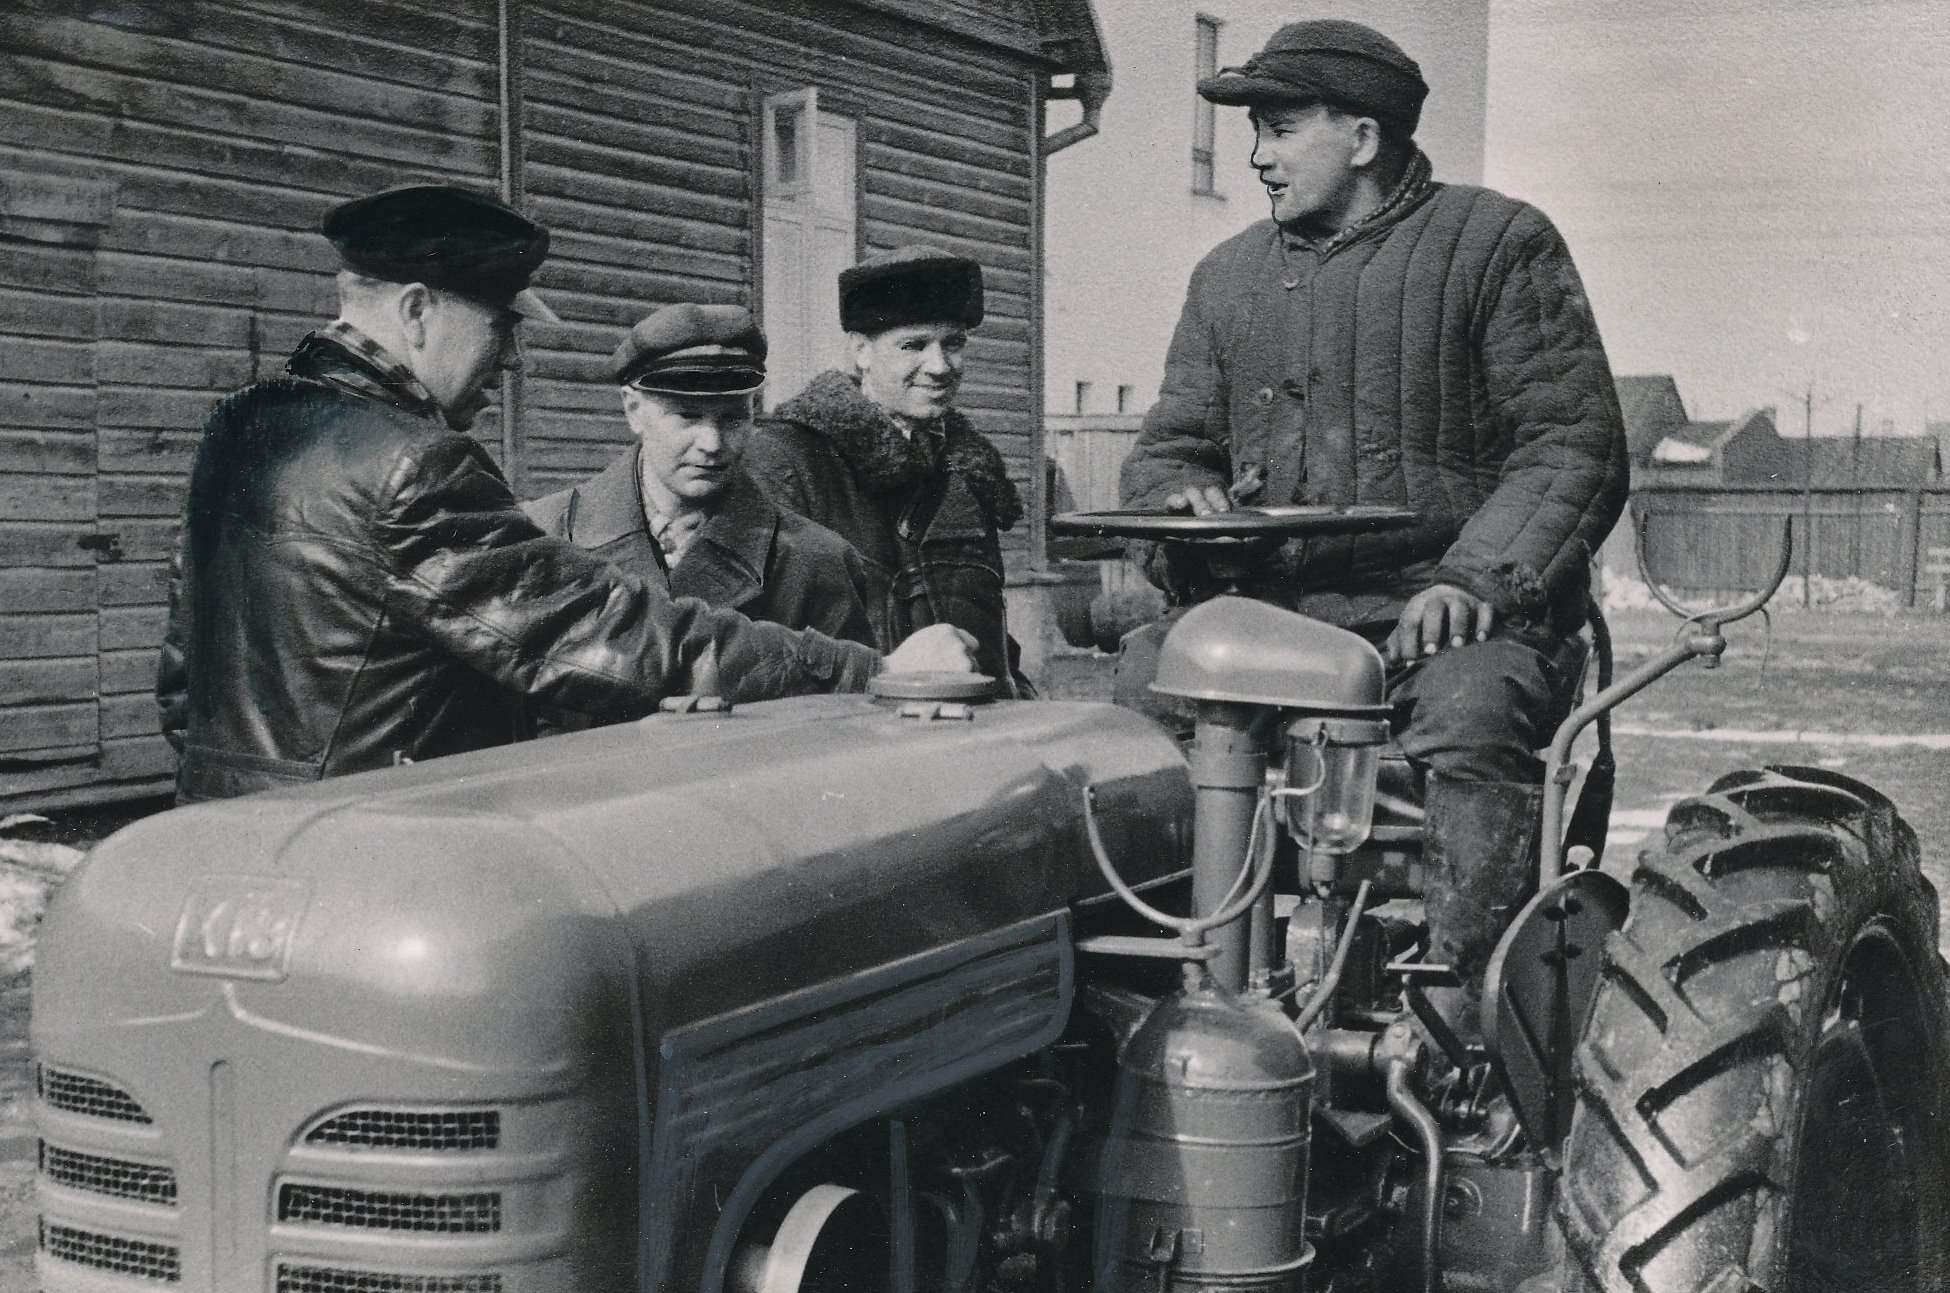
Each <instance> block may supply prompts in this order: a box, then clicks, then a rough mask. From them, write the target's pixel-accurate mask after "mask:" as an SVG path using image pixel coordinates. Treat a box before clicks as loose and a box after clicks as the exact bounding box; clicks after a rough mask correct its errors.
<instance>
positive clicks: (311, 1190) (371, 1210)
mask: <svg viewBox="0 0 1950 1293" xmlns="http://www.w3.org/2000/svg"><path fill="white" fill-rule="evenodd" d="M278 1220H279V1221H296V1222H300V1223H303V1224H307V1225H315V1226H361V1227H365V1228H368V1229H372V1230H422V1231H433V1232H435V1233H438V1234H448V1235H482V1234H490V1233H492V1232H494V1231H497V1230H499V1229H501V1195H500V1194H499V1192H497V1191H493V1190H483V1191H480V1192H477V1193H469V1194H396V1193H385V1192H381V1191H378V1190H347V1189H340V1188H337V1187H331V1186H323V1185H286V1186H283V1187H281V1188H280V1189H279V1190H278Z"/></svg>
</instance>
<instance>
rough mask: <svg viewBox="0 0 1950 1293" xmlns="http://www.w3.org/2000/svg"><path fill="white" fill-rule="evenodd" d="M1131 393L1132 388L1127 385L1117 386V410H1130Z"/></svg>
mask: <svg viewBox="0 0 1950 1293" xmlns="http://www.w3.org/2000/svg"><path fill="white" fill-rule="evenodd" d="M1132 394H1133V391H1132V388H1131V387H1129V386H1119V387H1118V388H1117V411H1118V412H1119V413H1129V412H1130V411H1131V396H1132Z"/></svg>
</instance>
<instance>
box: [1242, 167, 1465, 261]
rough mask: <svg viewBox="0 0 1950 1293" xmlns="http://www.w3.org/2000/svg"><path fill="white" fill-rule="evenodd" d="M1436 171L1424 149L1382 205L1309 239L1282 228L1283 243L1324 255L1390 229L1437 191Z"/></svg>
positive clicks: (1298, 249) (1382, 201)
mask: <svg viewBox="0 0 1950 1293" xmlns="http://www.w3.org/2000/svg"><path fill="white" fill-rule="evenodd" d="M1435 187H1436V186H1435V180H1434V171H1433V169H1432V168H1431V167H1430V165H1429V157H1428V154H1427V153H1424V152H1423V151H1422V150H1421V149H1419V148H1418V149H1416V150H1415V155H1414V156H1413V157H1411V158H1409V160H1408V168H1407V169H1406V170H1404V171H1403V172H1402V177H1401V179H1399V180H1397V181H1395V187H1394V188H1392V189H1390V190H1389V191H1388V196H1387V197H1385V198H1383V199H1382V200H1381V205H1380V206H1378V207H1376V208H1375V209H1374V210H1372V211H1370V212H1369V213H1368V214H1367V215H1365V216H1362V217H1361V218H1360V219H1359V220H1357V221H1355V222H1354V223H1353V224H1351V225H1349V226H1347V228H1345V229H1339V230H1336V231H1335V232H1333V233H1331V234H1328V235H1326V236H1324V237H1320V238H1309V237H1307V236H1306V235H1305V234H1303V233H1300V232H1298V231H1296V230H1292V229H1286V228H1282V229H1281V230H1280V244H1281V246H1282V247H1292V248H1293V249H1294V250H1296V251H1311V252H1317V253H1320V254H1322V255H1325V254H1326V253H1327V252H1330V251H1335V250H1338V249H1339V248H1341V247H1345V246H1347V244H1349V243H1351V242H1357V241H1359V240H1360V239H1362V238H1365V237H1367V236H1368V235H1369V234H1371V233H1376V232H1379V231H1381V230H1384V229H1388V228H1390V227H1392V226H1394V225H1396V224H1398V223H1400V221H1401V220H1402V219H1404V218H1405V217H1406V216H1407V215H1408V213H1409V212H1411V211H1413V210H1414V209H1415V208H1416V207H1418V206H1420V205H1422V200H1423V199H1424V198H1426V197H1428V196H1429V194H1430V193H1433V192H1434V191H1435Z"/></svg>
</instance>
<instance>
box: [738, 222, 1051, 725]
mask: <svg viewBox="0 0 1950 1293" xmlns="http://www.w3.org/2000/svg"><path fill="white" fill-rule="evenodd" d="M839 289H840V326H841V327H842V328H844V329H845V330H846V333H847V337H848V341H849V343H850V345H851V347H852V353H853V363H854V371H853V372H851V373H843V372H839V371H837V370H836V371H833V372H826V373H822V374H820V375H819V376H818V377H815V378H814V379H813V380H812V381H811V382H810V383H808V384H807V386H806V389H805V390H803V391H801V392H800V393H799V394H798V395H796V396H794V397H793V398H792V399H789V400H787V401H786V402H785V403H783V404H781V405H779V406H778V408H776V409H775V410H773V413H772V415H771V416H770V417H769V418H766V419H763V420H761V421H760V422H759V424H758V428H757V430H756V432H755V433H754V434H753V436H752V439H751V442H750V444H749V445H748V446H747V447H746V450H745V464H746V467H747V469H748V470H749V471H750V472H751V475H752V478H753V479H755V480H756V481H758V483H759V485H760V486H761V487H763V488H764V490H765V492H766V493H768V494H770V495H771V496H772V498H773V499H775V500H776V501H778V502H779V503H781V504H783V505H784V506H786V507H789V508H791V509H792V510H793V511H795V512H797V513H799V514H800V515H801V516H806V517H810V518H811V519H812V520H815V521H817V522H819V523H820V524H821V525H823V526H825V527H826V528H827V529H829V530H832V531H833V532H834V533H836V534H838V535H839V536H840V537H841V538H843V539H845V540H846V541H847V542H848V543H851V544H852V545H853V546H854V547H855V548H856V549H858V550H859V552H860V555H861V556H862V557H864V558H865V559H866V566H867V573H868V579H869V600H868V610H869V612H870V613H871V614H872V615H873V617H874V627H875V632H876V634H877V635H878V637H879V639H880V642H881V643H882V645H883V646H884V645H885V644H886V643H888V642H890V641H898V640H899V639H900V638H902V637H904V636H905V635H906V634H908V633H911V632H913V631H914V630H915V629H917V628H919V627H921V626H922V625H925V624H953V625H955V626H957V627H959V628H961V629H965V630H966V631H967V632H968V633H970V634H971V635H972V636H973V637H974V638H975V643H976V651H975V659H976V668H977V669H978V670H980V671H981V672H982V673H986V674H989V675H990V676H992V677H994V678H997V679H999V680H1001V682H1002V684H1003V686H1004V687H1005V688H1006V689H1008V690H1010V691H1011V692H1013V694H1015V695H1017V696H1027V695H1030V694H1033V692H1032V689H1031V688H1030V686H1029V680H1028V679H1026V678H1024V677H1023V676H1022V675H1021V673H1020V672H1019V671H1018V670H1017V668H1016V667H1015V666H1016V662H1017V659H1018V657H1019V655H1020V652H1019V650H1018V649H1017V647H1016V644H1015V643H1014V642H1013V641H1012V640H1011V639H1010V637H1009V633H1008V627H1007V620H1006V615H1005V606H1006V603H1005V598H1004V595H1003V570H1002V547H1001V542H1000V540H999V538H998V533H999V532H1000V531H1002V530H1007V529H1009V528H1010V527H1012V526H1013V525H1015V523H1016V522H1017V521H1018V520H1020V519H1021V518H1022V500H1021V499H1020V498H1019V497H1018V496H1017V493H1016V487H1015V484H1014V482H1012V481H1011V480H1010V479H1009V475H1008V470H1007V468H1006V466H1005V465H1004V463H1003V461H1002V455H1001V454H1000V453H998V452H997V451H996V449H995V446H994V445H992V444H990V443H989V442H988V440H987V439H985V438H984V437H983V436H982V434H981V433H980V432H979V431H977V430H976V429H975V428H974V426H973V425H972V424H971V423H970V422H969V420H968V419H967V418H966V417H964V416H962V414H961V413H959V412H958V411H956V409H955V407H954V403H955V396H956V393H957V392H958V391H959V390H960V389H961V380H962V363H963V360H962V352H963V350H964V348H965V347H966V346H967V344H968V331H969V329H971V328H973V327H975V326H976V325H977V324H979V323H980V322H981V321H982V269H981V266H979V265H977V264H976V263H975V262H974V261H972V260H969V259H967V258H966V257H962V256H952V255H949V254H948V253H947V252H943V251H937V250H935V249H934V248H932V247H922V246H914V247H903V248H900V249H899V250H896V251H890V252H884V253H882V254H880V255H878V256H873V257H870V258H869V259H867V260H865V261H863V262H861V263H860V264H858V265H855V266H852V267H851V268H849V269H847V270H845V271H843V272H842V273H841V274H840V282H839Z"/></svg>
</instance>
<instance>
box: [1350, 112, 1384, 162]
mask: <svg viewBox="0 0 1950 1293" xmlns="http://www.w3.org/2000/svg"><path fill="white" fill-rule="evenodd" d="M1380 156H1381V123H1380V122H1378V121H1376V120H1375V119H1374V118H1373V117H1357V118H1355V121H1354V150H1353V152H1351V153H1350V154H1349V155H1348V159H1347V164H1348V165H1349V166H1355V167H1362V166H1372V165H1374V162H1375V159H1376V158H1378V157H1380Z"/></svg>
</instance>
